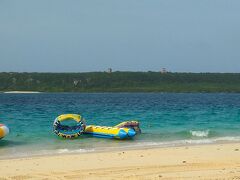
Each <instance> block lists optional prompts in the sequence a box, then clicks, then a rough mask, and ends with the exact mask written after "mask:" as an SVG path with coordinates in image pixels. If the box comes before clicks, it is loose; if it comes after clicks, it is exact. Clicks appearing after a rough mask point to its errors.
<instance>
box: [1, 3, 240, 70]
mask: <svg viewBox="0 0 240 180" xmlns="http://www.w3.org/2000/svg"><path fill="white" fill-rule="evenodd" d="M108 67H111V68H113V70H120V71H148V70H152V71H159V70H160V69H161V68H162V67H165V68H167V69H168V70H170V71H173V72H176V71H177V72H240V1H239V0H68V1H67V0H40V1H37V0H21V1H19V0H0V71H5V72H6V71H7V72H8V71H18V72H25V71H26V72H87V71H104V70H106V69H107V68H108Z"/></svg>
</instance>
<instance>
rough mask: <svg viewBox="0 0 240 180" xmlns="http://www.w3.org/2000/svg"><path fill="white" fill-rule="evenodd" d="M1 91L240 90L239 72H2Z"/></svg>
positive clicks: (0, 74) (0, 76) (0, 77)
mask: <svg viewBox="0 0 240 180" xmlns="http://www.w3.org/2000/svg"><path fill="white" fill-rule="evenodd" d="M0 91H2V92H4V91H40V92H240V73H160V72H112V73H107V72H89V73H6V72H3V73H0Z"/></svg>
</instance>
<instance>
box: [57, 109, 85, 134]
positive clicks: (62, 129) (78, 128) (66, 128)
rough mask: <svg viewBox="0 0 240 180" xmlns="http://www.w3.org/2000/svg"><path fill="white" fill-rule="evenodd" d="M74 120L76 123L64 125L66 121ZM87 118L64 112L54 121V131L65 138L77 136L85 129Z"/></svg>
mask: <svg viewBox="0 0 240 180" xmlns="http://www.w3.org/2000/svg"><path fill="white" fill-rule="evenodd" d="M69 120H74V121H75V122H76V123H77V124H76V125H72V126H70V125H64V124H63V122H64V121H69ZM85 127H86V124H85V120H84V119H83V118H82V117H81V116H80V115H78V114H63V115H60V116H58V117H57V118H56V119H55V121H54V123H53V131H54V133H55V134H57V135H58V136H60V137H63V138H76V137H78V136H80V135H81V134H82V133H83V131H84V130H85Z"/></svg>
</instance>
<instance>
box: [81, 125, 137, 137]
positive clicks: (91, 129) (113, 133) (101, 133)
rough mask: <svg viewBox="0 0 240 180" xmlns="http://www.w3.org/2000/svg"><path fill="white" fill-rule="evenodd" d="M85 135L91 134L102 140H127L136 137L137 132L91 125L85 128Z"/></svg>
mask: <svg viewBox="0 0 240 180" xmlns="http://www.w3.org/2000/svg"><path fill="white" fill-rule="evenodd" d="M84 134H89V135H92V136H94V137H101V138H115V139H127V138H132V137H134V136H135V135H136V132H135V131H134V130H133V129H131V128H118V127H106V126H94V125H90V126H87V127H86V128H85V131H84Z"/></svg>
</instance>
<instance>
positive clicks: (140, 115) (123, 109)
mask: <svg viewBox="0 0 240 180" xmlns="http://www.w3.org/2000/svg"><path fill="white" fill-rule="evenodd" d="M64 113H76V114H81V115H82V116H83V117H84V118H85V119H86V121H87V124H96V125H107V126H113V125H116V124H118V123H120V122H122V121H125V120H133V119H134V120H139V121H140V123H141V128H142V132H143V133H142V134H141V135H138V136H137V137H135V138H134V139H132V140H125V141H123V140H109V139H99V138H92V137H88V136H81V137H79V138H78V139H74V140H65V139H61V138H59V137H57V136H56V135H55V134H54V133H53V132H52V123H53V121H54V119H55V117H57V116H58V115H60V114H64ZM0 123H4V124H6V125H8V127H9V128H10V134H9V135H8V136H7V137H5V138H4V139H2V140H0V158H6V157H16V156H28V155H41V154H55V153H78V152H88V151H89V152H91V151H96V150H101V149H118V148H130V147H136V148H137V147H143V146H144V147H147V146H174V145H184V144H202V143H216V142H232V141H240V131H239V128H240V94H225V93H212V94H208V93H91V94H88V93H58V94H51V93H49V94H48V93H42V94H0Z"/></svg>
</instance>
